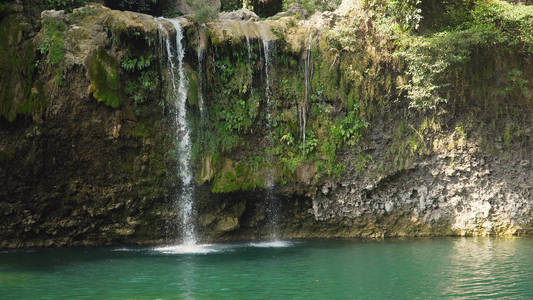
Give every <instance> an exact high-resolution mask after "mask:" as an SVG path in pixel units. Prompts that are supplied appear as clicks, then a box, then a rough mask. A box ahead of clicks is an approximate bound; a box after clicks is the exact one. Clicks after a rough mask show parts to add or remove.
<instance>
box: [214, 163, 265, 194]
mask: <svg viewBox="0 0 533 300" xmlns="http://www.w3.org/2000/svg"><path fill="white" fill-rule="evenodd" d="M264 186H265V182H264V179H263V177H262V176H261V175H260V174H259V173H255V172H253V170H252V169H251V168H250V167H249V166H248V165H247V164H245V163H234V162H232V161H230V160H225V161H224V166H223V168H222V170H221V171H219V172H218V173H217V174H216V175H215V177H214V181H213V186H212V188H211V191H212V192H213V193H230V192H235V191H249V190H252V189H255V188H263V187H264Z"/></svg>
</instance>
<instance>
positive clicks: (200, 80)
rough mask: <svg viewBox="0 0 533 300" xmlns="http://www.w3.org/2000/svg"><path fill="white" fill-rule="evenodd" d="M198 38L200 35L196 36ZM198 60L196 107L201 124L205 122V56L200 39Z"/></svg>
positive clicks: (197, 53) (203, 46)
mask: <svg viewBox="0 0 533 300" xmlns="http://www.w3.org/2000/svg"><path fill="white" fill-rule="evenodd" d="M198 36H200V34H199V35H198ZM196 56H197V59H198V107H199V108H200V118H201V123H202V124H204V122H205V112H204V111H205V104H204V86H203V84H204V67H203V63H204V56H205V45H203V43H202V41H201V39H200V42H199V43H198V50H197V52H196Z"/></svg>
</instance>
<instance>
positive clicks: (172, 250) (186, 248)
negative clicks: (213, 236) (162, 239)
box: [153, 244, 223, 254]
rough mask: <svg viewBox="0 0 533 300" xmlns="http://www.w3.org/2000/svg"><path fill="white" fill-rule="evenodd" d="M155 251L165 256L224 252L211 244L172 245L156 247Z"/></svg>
mask: <svg viewBox="0 0 533 300" xmlns="http://www.w3.org/2000/svg"><path fill="white" fill-rule="evenodd" d="M153 250H154V251H157V252H161V253H164V254H208V253H215V252H220V251H223V249H221V248H219V247H217V246H216V245H211V244H205V245H196V244H194V245H191V244H181V245H170V246H162V247H156V248H154V249H153Z"/></svg>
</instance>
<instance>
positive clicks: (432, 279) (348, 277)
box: [0, 238, 533, 299]
mask: <svg viewBox="0 0 533 300" xmlns="http://www.w3.org/2000/svg"><path fill="white" fill-rule="evenodd" d="M360 298H363V299H428V298H461V299H471V298H509V299H516V298H522V299H533V239H531V238H511V239H491V238H453V239H452V238H448V239H417V240H406V241H402V240H389V241H299V242H282V241H274V242H263V243H243V244H226V245H206V246H198V247H197V249H190V248H183V247H179V246H166V247H155V248H77V249H47V250H30V251H3V252H0V299H360Z"/></svg>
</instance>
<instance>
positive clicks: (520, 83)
mask: <svg viewBox="0 0 533 300" xmlns="http://www.w3.org/2000/svg"><path fill="white" fill-rule="evenodd" d="M506 79H507V85H506V86H505V87H504V88H503V89H501V90H500V93H501V94H502V95H503V96H508V95H511V94H513V93H514V94H516V95H518V96H524V97H525V96H527V95H528V94H529V89H528V88H527V86H526V85H527V83H528V82H529V81H528V80H527V79H525V78H524V77H523V72H522V71H520V70H518V69H512V70H511V71H509V72H508V73H507V78H506Z"/></svg>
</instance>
